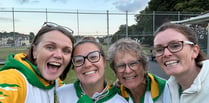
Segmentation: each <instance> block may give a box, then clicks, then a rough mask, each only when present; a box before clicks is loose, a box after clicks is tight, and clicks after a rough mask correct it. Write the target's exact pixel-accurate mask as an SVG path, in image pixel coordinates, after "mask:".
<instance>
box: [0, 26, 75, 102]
mask: <svg viewBox="0 0 209 103" xmlns="http://www.w3.org/2000/svg"><path fill="white" fill-rule="evenodd" d="M72 34H73V31H72V30H71V29H69V28H67V27H64V26H60V25H58V24H55V23H52V22H45V23H44V25H43V26H42V28H41V29H40V30H39V32H38V33H37V35H36V36H35V38H34V40H33V42H32V44H31V47H30V49H29V52H28V54H25V53H17V54H10V55H9V56H8V58H7V61H6V63H5V65H4V66H3V67H2V68H1V69H0V78H1V79H0V103H33V102H36V103H54V102H55V101H54V98H55V97H54V96H55V95H54V94H55V88H56V87H57V86H60V85H61V80H59V79H58V78H59V77H60V79H62V80H64V79H65V77H66V75H67V72H68V71H69V69H70V66H71V63H70V61H71V55H72V52H73V44H74V39H73V36H72Z"/></svg>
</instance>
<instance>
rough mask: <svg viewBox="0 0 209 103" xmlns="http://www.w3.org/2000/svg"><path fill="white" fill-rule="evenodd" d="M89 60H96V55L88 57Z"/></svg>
mask: <svg viewBox="0 0 209 103" xmlns="http://www.w3.org/2000/svg"><path fill="white" fill-rule="evenodd" d="M88 58H89V59H90V60H97V59H98V56H97V55H89V57H88Z"/></svg>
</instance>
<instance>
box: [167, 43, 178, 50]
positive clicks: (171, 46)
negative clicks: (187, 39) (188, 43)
mask: <svg viewBox="0 0 209 103" xmlns="http://www.w3.org/2000/svg"><path fill="white" fill-rule="evenodd" d="M180 47H181V44H180V43H171V44H169V48H170V49H178V48H180Z"/></svg>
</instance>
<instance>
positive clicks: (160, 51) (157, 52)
mask: <svg viewBox="0 0 209 103" xmlns="http://www.w3.org/2000/svg"><path fill="white" fill-rule="evenodd" d="M163 51H164V48H163V47H156V48H154V49H153V50H152V53H153V55H154V56H160V55H162V54H163Z"/></svg>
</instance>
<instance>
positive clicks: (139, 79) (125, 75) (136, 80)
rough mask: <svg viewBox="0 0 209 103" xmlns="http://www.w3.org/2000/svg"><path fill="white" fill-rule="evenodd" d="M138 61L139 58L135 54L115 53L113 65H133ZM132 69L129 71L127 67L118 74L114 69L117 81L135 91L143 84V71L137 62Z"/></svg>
mask: <svg viewBox="0 0 209 103" xmlns="http://www.w3.org/2000/svg"><path fill="white" fill-rule="evenodd" d="M139 59H140V58H138V56H137V54H136V53H135V52H116V55H115V58H114V63H115V65H122V64H127V63H134V62H135V61H137V60H139ZM132 67H133V68H132V69H130V68H129V67H128V66H126V67H125V70H124V71H123V72H119V71H118V70H117V68H115V72H116V76H117V77H118V79H119V81H120V82H121V83H122V84H123V85H124V86H125V87H126V88H128V89H130V90H132V89H135V88H137V87H138V86H140V85H142V84H144V83H145V78H144V75H145V69H144V68H143V66H142V63H141V62H139V63H138V64H135V65H134V66H132ZM134 68H136V69H134Z"/></svg>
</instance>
